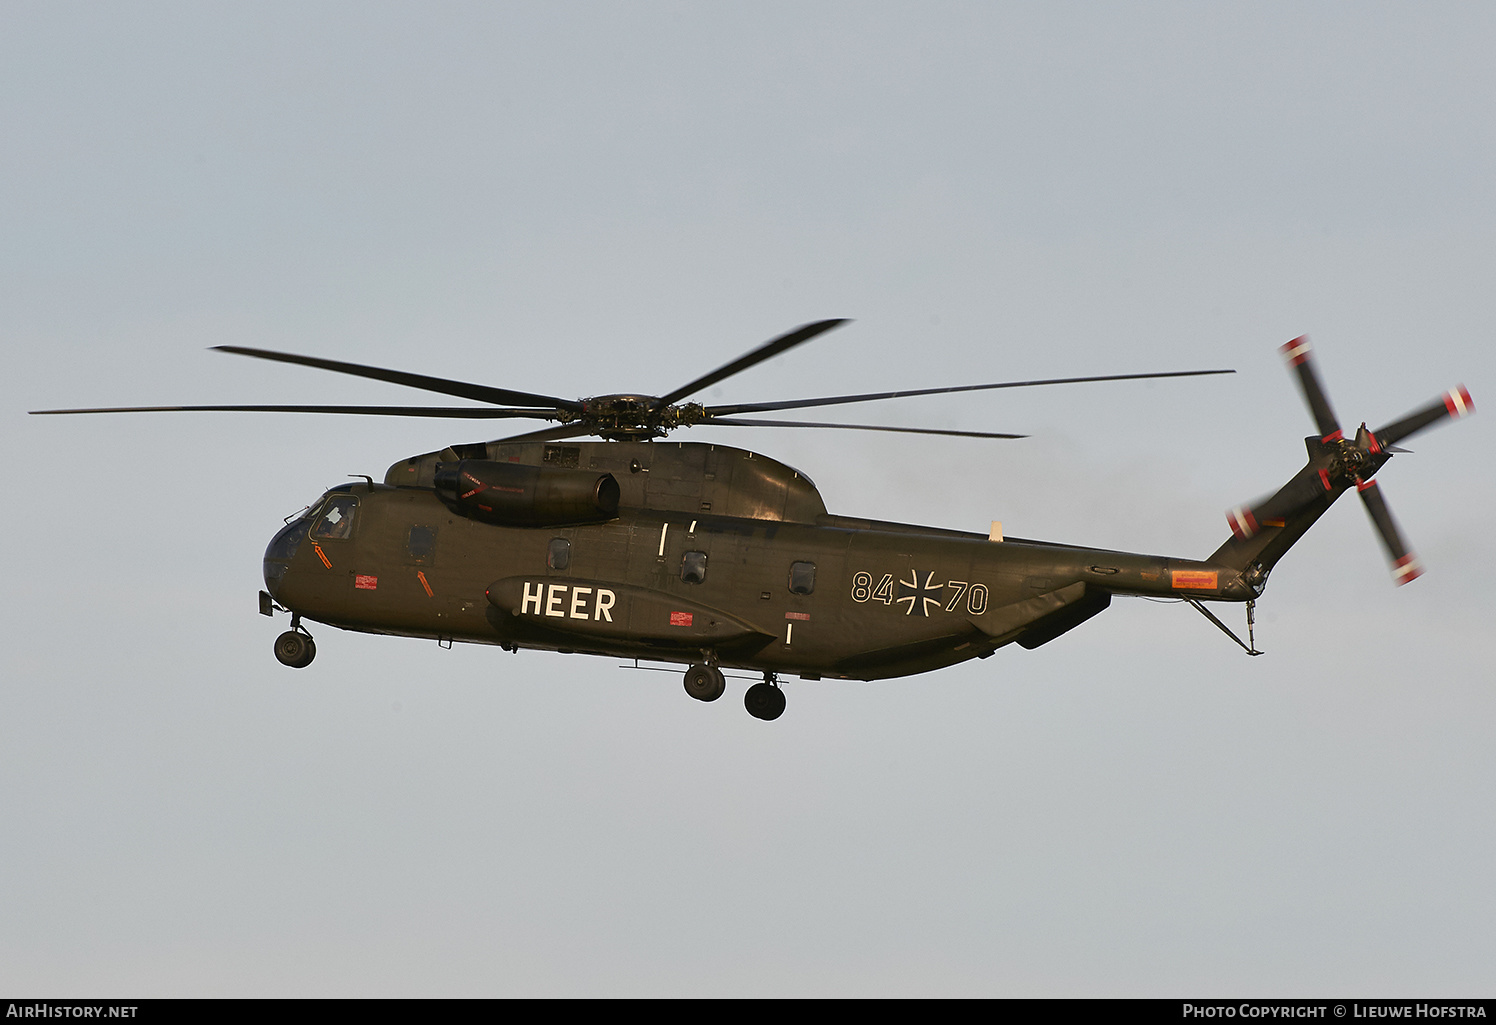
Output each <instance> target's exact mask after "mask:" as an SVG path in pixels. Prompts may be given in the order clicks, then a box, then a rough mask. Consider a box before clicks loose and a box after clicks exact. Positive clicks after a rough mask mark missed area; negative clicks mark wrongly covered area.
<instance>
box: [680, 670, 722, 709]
mask: <svg viewBox="0 0 1496 1025" xmlns="http://www.w3.org/2000/svg"><path fill="white" fill-rule="evenodd" d="M685 682H686V693H687V694H689V695H691V696H692V697H693V698H695V699H696V700H697V701H716V700H717V699H718V698H720V697H721V696H722V692H723V691H724V690H726V689H727V680H726V679H725V678H724V677H723V676H722V670H720V669H718V668H717V667H716V666H709V665H702V664H700V663H697V664H696V665H694V666H692V667H691V668H690V669H687V670H686V681H685Z"/></svg>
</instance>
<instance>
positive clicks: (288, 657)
mask: <svg viewBox="0 0 1496 1025" xmlns="http://www.w3.org/2000/svg"><path fill="white" fill-rule="evenodd" d="M316 657H317V643H316V642H315V641H313V640H312V635H311V634H309V633H303V632H301V631H300V630H287V631H286V632H285V633H283V634H281V635H280V636H279V637H277V638H276V639H275V658H276V661H277V662H279V663H280V664H281V665H283V666H290V667H291V668H292V669H305V668H306V667H307V666H309V665H311V664H312V659H314V658H316Z"/></svg>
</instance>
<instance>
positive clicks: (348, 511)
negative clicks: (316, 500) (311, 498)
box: [312, 495, 358, 541]
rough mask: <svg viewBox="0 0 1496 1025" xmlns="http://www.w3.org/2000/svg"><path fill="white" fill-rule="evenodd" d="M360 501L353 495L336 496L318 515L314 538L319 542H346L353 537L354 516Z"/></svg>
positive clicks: (313, 528)
mask: <svg viewBox="0 0 1496 1025" xmlns="http://www.w3.org/2000/svg"><path fill="white" fill-rule="evenodd" d="M357 511H358V499H357V498H354V497H353V496H352V495H334V496H333V497H332V498H330V499H328V500H327V504H326V505H324V506H323V507H322V510H321V512H319V513H318V514H317V522H316V525H314V526H313V527H312V537H314V538H316V539H317V540H319V541H344V540H346V539H348V538H350V537H352V536H353V514H354V513H355V512H357Z"/></svg>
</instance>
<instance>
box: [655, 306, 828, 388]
mask: <svg viewBox="0 0 1496 1025" xmlns="http://www.w3.org/2000/svg"><path fill="white" fill-rule="evenodd" d="M846 322H847V320H846V318H845V317H838V318H836V319H834V320H818V321H816V322H815V323H813V324H806V325H805V326H804V327H797V328H795V330H793V331H791V332H789V333H788V334H783V335H780V336H779V337H778V338H776V339H774V340H773V341H771V342H765V343H764V344H763V345H760V346H759V347H758V348H757V349H754V350H753V351H752V352H750V353H748V354H746V355H744V356H739V357H738V358H737V359H735V360H733V361H732V362H731V363H728V364H727V365H726V366H722V367H718V368H717V369H716V370H713V371H712V372H711V373H710V374H707V375H706V376H705V377H698V378H697V379H696V380H694V381H692V382H691V383H690V384H686V385H682V386H681V387H679V388H677V389H675V391H673V392H671V393H670V394H669V395H662V396H660V400H659V401H660V405H662V406H668V405H670V404H671V403H672V402H675V401H677V400H678V399H683V398H685V397H686V396H687V395H691V394H693V393H695V392H699V391H700V390H701V389H703V388H707V387H710V386H711V385H714V384H716V383H717V382H718V381H722V380H726V379H727V378H729V377H731V376H732V375H733V374H736V373H739V372H741V371H744V370H747V369H748V368H749V367H751V366H753V365H754V364H756V363H762V362H763V361H764V360H766V359H770V358H772V357H774V356H778V355H779V354H780V353H781V352H786V351H788V350H789V349H793V348H794V347H795V346H797V345H799V344H800V343H801V342H808V341H810V340H811V339H812V338H814V337H815V336H816V335H819V334H824V333H825V332H827V331H830V330H831V329H832V328H834V327H841V326H842V325H843V324H845V323H846Z"/></svg>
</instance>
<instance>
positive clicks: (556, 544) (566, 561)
mask: <svg viewBox="0 0 1496 1025" xmlns="http://www.w3.org/2000/svg"><path fill="white" fill-rule="evenodd" d="M545 564H546V565H547V566H549V567H550V568H551V569H568V568H570V566H571V542H570V541H568V540H566V538H564V537H553V538H551V544H550V547H548V548H547V549H546V550H545Z"/></svg>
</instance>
